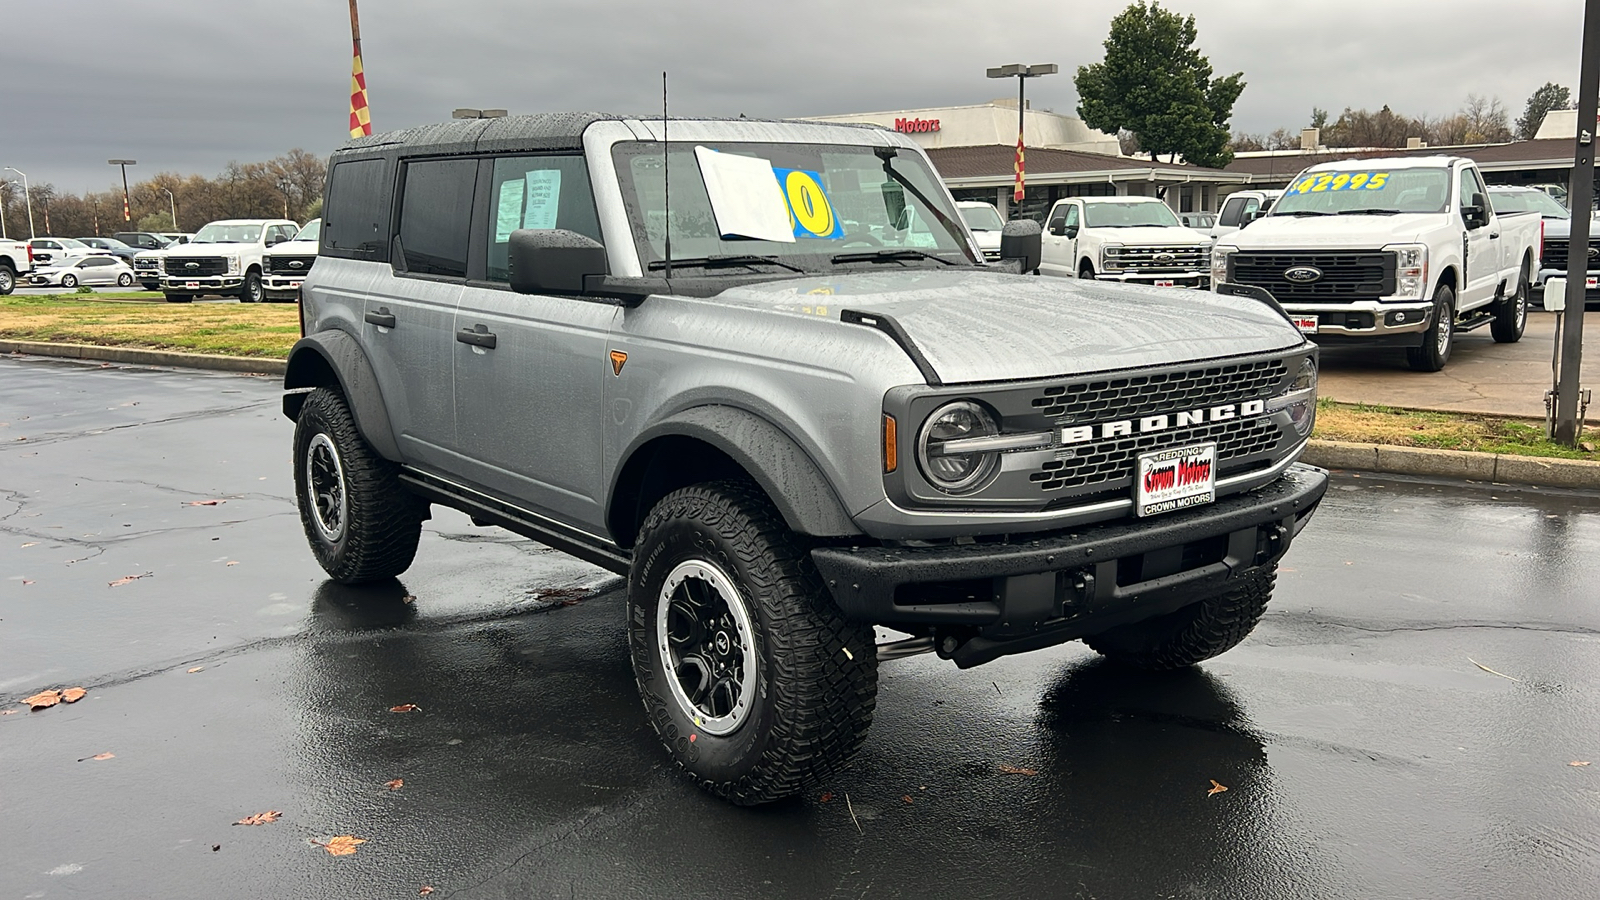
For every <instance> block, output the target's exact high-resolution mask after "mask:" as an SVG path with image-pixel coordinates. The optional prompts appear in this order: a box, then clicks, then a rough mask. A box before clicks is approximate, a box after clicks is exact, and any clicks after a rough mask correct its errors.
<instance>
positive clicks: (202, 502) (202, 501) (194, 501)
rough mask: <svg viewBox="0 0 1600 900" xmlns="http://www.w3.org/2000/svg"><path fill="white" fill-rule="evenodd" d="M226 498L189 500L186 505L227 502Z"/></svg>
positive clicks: (212, 504)
mask: <svg viewBox="0 0 1600 900" xmlns="http://www.w3.org/2000/svg"><path fill="white" fill-rule="evenodd" d="M227 502H228V501H226V500H190V501H189V502H188V503H187V504H186V505H188V506H216V505H217V504H218V503H227Z"/></svg>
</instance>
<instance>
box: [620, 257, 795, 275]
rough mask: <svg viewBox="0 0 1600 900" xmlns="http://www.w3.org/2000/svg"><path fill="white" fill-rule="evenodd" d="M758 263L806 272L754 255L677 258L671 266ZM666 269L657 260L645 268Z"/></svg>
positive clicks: (779, 260) (784, 263)
mask: <svg viewBox="0 0 1600 900" xmlns="http://www.w3.org/2000/svg"><path fill="white" fill-rule="evenodd" d="M759 263H766V264H767V265H772V266H780V267H782V268H785V269H788V270H789V271H791V272H800V273H801V274H804V273H805V271H806V270H805V269H802V268H800V267H799V266H796V265H793V264H791V263H786V262H784V261H783V260H781V259H779V258H777V257H776V256H758V255H756V254H754V253H728V254H719V255H716V256H691V257H688V258H686V259H680V258H678V257H673V258H672V265H673V266H698V267H700V268H702V269H722V268H726V267H728V266H749V265H755V264H759ZM666 267H667V261H666V260H664V259H658V260H655V261H654V262H652V263H650V265H649V266H648V267H647V268H648V269H649V270H650V271H652V272H654V271H656V270H658V269H665V268H666Z"/></svg>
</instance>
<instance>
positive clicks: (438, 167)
mask: <svg viewBox="0 0 1600 900" xmlns="http://www.w3.org/2000/svg"><path fill="white" fill-rule="evenodd" d="M477 181H478V161H477V160H476V159H437V160H420V161H417V162H410V163H407V164H406V170H405V188H404V193H403V194H402V195H401V200H400V249H401V253H402V254H404V259H403V260H396V262H397V263H400V262H403V263H404V267H403V268H404V271H406V272H409V273H411V274H414V275H443V276H446V277H450V278H466V277H467V243H468V238H469V237H470V230H471V223H472V194H473V190H474V189H475V188H476V185H477ZM397 268H399V266H397Z"/></svg>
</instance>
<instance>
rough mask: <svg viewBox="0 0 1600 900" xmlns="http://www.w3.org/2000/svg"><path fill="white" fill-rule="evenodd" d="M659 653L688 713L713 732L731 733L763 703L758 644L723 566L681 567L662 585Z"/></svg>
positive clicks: (703, 562) (697, 564) (658, 609)
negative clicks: (759, 699)
mask: <svg viewBox="0 0 1600 900" xmlns="http://www.w3.org/2000/svg"><path fill="white" fill-rule="evenodd" d="M656 647H657V650H658V652H659V653H660V655H661V662H662V666H663V668H664V669H665V670H666V674H667V684H668V687H669V688H670V689H671V692H672V696H673V699H675V700H676V701H677V702H678V706H679V709H680V711H682V713H683V714H684V715H685V716H686V717H687V718H688V719H689V720H690V721H691V722H693V723H694V725H695V727H696V728H698V729H699V730H701V731H704V732H706V733H707V734H712V735H725V734H731V733H733V732H734V731H736V730H738V728H739V726H741V725H743V724H744V722H745V719H746V718H747V717H748V716H749V713H750V709H751V704H752V702H753V700H754V698H755V672H756V656H755V638H754V631H753V628H752V625H751V621H750V614H749V612H748V611H747V610H746V609H745V606H744V604H743V603H742V602H741V601H740V600H739V599H738V594H737V591H736V589H735V588H734V586H733V580H732V579H731V578H729V577H728V576H727V574H726V573H724V572H723V571H722V569H721V568H720V567H719V566H717V565H716V564H715V563H712V562H709V561H707V560H687V561H685V562H682V563H679V564H678V565H677V566H676V567H675V568H674V569H673V570H672V572H671V573H669V574H668V575H667V578H666V580H665V581H664V582H663V583H662V586H661V593H660V595H659V596H658V598H657V605H656Z"/></svg>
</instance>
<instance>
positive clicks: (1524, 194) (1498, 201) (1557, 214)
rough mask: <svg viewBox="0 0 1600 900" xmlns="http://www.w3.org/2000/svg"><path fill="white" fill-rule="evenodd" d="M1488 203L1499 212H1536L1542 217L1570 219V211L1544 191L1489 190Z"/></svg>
mask: <svg viewBox="0 0 1600 900" xmlns="http://www.w3.org/2000/svg"><path fill="white" fill-rule="evenodd" d="M1489 205H1490V206H1493V207H1494V211H1495V212H1496V213H1499V214H1504V213H1522V212H1536V213H1538V214H1539V217H1540V218H1542V219H1570V218H1572V213H1571V212H1569V211H1568V210H1567V208H1566V207H1565V206H1562V205H1561V204H1559V203H1557V202H1556V201H1555V198H1554V197H1551V196H1550V195H1549V194H1546V193H1545V192H1544V191H1495V190H1491V191H1490V192H1489Z"/></svg>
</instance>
